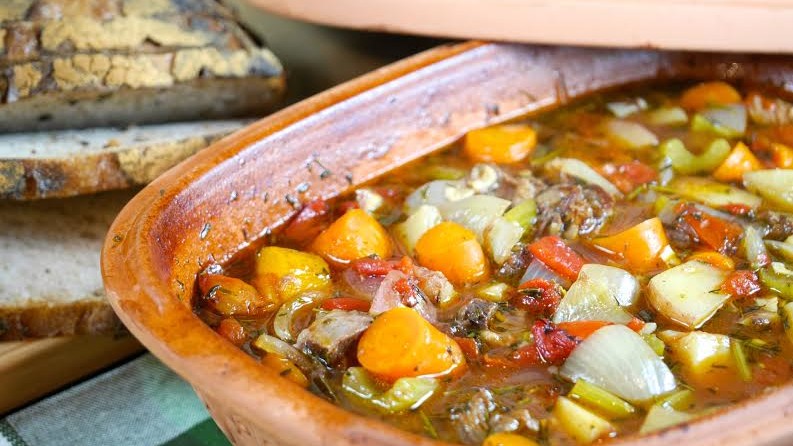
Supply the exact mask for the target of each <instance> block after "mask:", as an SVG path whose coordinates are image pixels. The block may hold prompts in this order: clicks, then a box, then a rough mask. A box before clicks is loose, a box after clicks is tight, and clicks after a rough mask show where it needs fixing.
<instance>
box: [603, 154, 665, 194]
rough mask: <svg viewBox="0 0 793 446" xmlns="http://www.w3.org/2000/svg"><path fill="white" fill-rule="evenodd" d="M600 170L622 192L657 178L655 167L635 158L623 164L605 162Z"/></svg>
mask: <svg viewBox="0 0 793 446" xmlns="http://www.w3.org/2000/svg"><path fill="white" fill-rule="evenodd" d="M601 170H602V171H603V174H604V175H605V176H606V177H607V178H608V179H609V180H610V181H611V182H612V183H614V185H615V186H617V189H619V190H621V191H622V192H624V193H628V192H630V191H632V190H634V189H636V188H637V187H639V186H641V185H643V184H647V183H650V182H652V181H655V180H656V179H657V178H658V173H657V172H656V171H655V169H653V168H652V167H650V166H648V165H647V164H644V163H643V162H641V161H636V160H634V161H631V162H629V163H623V164H606V165H605V166H603V169H601Z"/></svg>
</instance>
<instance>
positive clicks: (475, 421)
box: [449, 389, 497, 444]
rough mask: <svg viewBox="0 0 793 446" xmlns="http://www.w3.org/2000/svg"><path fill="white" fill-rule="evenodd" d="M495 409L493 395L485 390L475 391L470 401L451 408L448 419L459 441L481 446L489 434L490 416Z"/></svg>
mask: <svg viewBox="0 0 793 446" xmlns="http://www.w3.org/2000/svg"><path fill="white" fill-rule="evenodd" d="M496 408H497V406H496V402H495V399H494V398H493V394H492V393H490V391H489V390H487V389H477V390H476V393H474V395H473V396H472V397H471V399H469V400H468V401H466V402H464V403H460V404H458V405H456V406H454V407H452V409H451V411H450V412H449V418H450V419H451V422H452V425H453V426H454V430H455V431H457V436H458V437H459V438H460V441H462V442H463V443H465V444H482V441H484V439H485V437H487V434H488V432H490V425H489V423H488V420H489V419H490V414H491V413H492V412H493V411H495V410H496Z"/></svg>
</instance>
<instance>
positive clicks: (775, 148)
mask: <svg viewBox="0 0 793 446" xmlns="http://www.w3.org/2000/svg"><path fill="white" fill-rule="evenodd" d="M771 160H772V161H774V165H775V166H776V167H778V168H780V169H790V168H791V167H793V149H791V148H790V147H788V146H786V145H784V144H779V143H772V144H771Z"/></svg>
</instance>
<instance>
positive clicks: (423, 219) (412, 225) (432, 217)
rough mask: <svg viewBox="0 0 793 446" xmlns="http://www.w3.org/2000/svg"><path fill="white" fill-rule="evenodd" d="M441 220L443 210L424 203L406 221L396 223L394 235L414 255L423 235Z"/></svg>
mask: <svg viewBox="0 0 793 446" xmlns="http://www.w3.org/2000/svg"><path fill="white" fill-rule="evenodd" d="M441 220H442V217H441V212H440V211H439V210H438V208H436V207H435V206H431V205H428V204H422V205H421V206H419V207H418V208H417V209H416V211H415V212H414V213H413V214H412V215H411V216H410V217H408V218H407V219H406V220H405V221H403V222H402V223H399V224H397V225H394V235H395V236H396V238H397V240H399V242H400V243H402V245H403V246H404V247H405V249H407V250H408V253H409V254H411V255H412V254H413V250H414V249H415V248H416V243H418V241H419V239H420V238H421V236H422V235H424V233H425V232H427V231H429V230H430V229H432V228H433V227H434V226H435V225H437V224H438V223H440V222H441Z"/></svg>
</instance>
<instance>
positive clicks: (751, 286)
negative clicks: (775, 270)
mask: <svg viewBox="0 0 793 446" xmlns="http://www.w3.org/2000/svg"><path fill="white" fill-rule="evenodd" d="M721 289H722V290H724V292H725V293H728V294H730V295H732V296H733V297H736V298H742V297H749V296H751V295H753V294H756V293H758V292H760V289H761V287H760V279H759V278H758V277H757V274H755V273H754V271H747V270H738V271H733V272H732V273H730V275H729V276H727V279H726V280H725V281H724V283H723V284H722V285H721Z"/></svg>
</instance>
